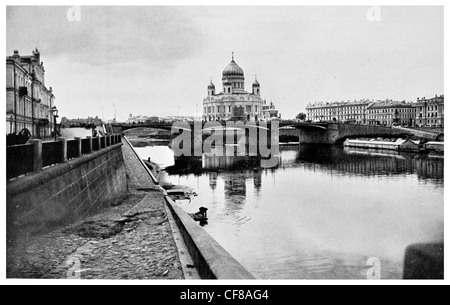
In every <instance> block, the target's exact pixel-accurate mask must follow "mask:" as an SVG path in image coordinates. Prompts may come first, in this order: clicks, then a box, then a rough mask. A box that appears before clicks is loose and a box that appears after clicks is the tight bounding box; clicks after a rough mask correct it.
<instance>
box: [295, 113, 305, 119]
mask: <svg viewBox="0 0 450 305" xmlns="http://www.w3.org/2000/svg"><path fill="white" fill-rule="evenodd" d="M295 118H296V119H299V120H300V121H304V120H305V119H306V114H304V113H303V112H300V113H299V114H297V116H296V117H295Z"/></svg>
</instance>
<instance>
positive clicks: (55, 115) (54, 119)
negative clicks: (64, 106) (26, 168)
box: [52, 106, 58, 141]
mask: <svg viewBox="0 0 450 305" xmlns="http://www.w3.org/2000/svg"><path fill="white" fill-rule="evenodd" d="M52 113H53V132H54V133H55V141H56V118H57V117H58V109H56V106H53V107H52Z"/></svg>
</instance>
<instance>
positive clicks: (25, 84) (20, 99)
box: [6, 48, 57, 138]
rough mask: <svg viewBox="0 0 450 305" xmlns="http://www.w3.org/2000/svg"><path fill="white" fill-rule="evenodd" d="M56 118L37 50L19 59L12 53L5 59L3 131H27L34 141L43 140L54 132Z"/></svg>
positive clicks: (16, 52) (53, 99) (53, 102)
mask: <svg viewBox="0 0 450 305" xmlns="http://www.w3.org/2000/svg"><path fill="white" fill-rule="evenodd" d="M55 116H57V111H56V107H55V96H54V95H53V91H52V87H49V88H47V87H46V85H45V69H44V63H43V62H42V61H41V58H40V53H39V50H38V49H37V48H36V49H35V50H33V52H32V55H27V56H21V55H19V52H18V51H14V54H13V55H12V56H7V57H6V131H7V133H8V134H18V133H20V132H23V131H27V132H28V133H29V134H31V136H32V137H35V138H46V137H49V136H51V133H52V132H53V131H54V118H55Z"/></svg>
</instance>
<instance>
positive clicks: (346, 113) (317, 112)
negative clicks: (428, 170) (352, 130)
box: [306, 95, 444, 127]
mask: <svg viewBox="0 0 450 305" xmlns="http://www.w3.org/2000/svg"><path fill="white" fill-rule="evenodd" d="M306 111H307V120H309V121H312V122H327V121H328V122H329V121H334V122H345V123H356V124H368V125H385V126H392V125H398V126H415V127H444V95H440V96H438V95H436V96H435V97H432V98H425V97H424V98H422V99H420V98H417V101H416V102H405V101H401V102H400V101H393V100H386V101H374V100H359V101H347V102H315V103H309V104H308V106H307V107H306Z"/></svg>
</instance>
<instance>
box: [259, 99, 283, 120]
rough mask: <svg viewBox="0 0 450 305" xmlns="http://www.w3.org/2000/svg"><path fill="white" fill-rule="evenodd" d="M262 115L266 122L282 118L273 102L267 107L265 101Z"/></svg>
mask: <svg viewBox="0 0 450 305" xmlns="http://www.w3.org/2000/svg"><path fill="white" fill-rule="evenodd" d="M262 113H263V119H264V120H265V121H270V120H273V119H277V118H280V114H279V113H278V109H276V108H275V105H274V104H273V103H272V102H270V104H269V105H267V103H266V100H264V101H263V105H262Z"/></svg>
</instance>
